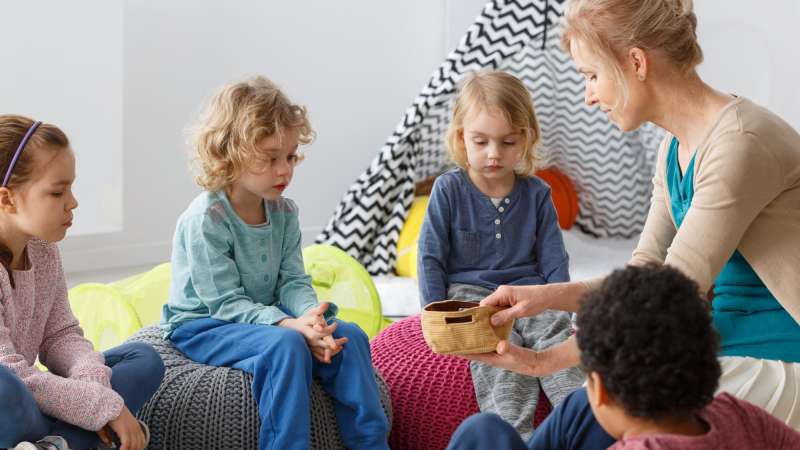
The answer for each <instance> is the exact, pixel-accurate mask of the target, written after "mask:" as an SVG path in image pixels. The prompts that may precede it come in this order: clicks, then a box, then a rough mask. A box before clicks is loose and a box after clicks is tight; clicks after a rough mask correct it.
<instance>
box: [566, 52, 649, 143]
mask: <svg viewBox="0 0 800 450" xmlns="http://www.w3.org/2000/svg"><path fill="white" fill-rule="evenodd" d="M570 53H571V54H572V59H573V60H574V61H575V66H576V67H577V68H578V72H580V73H582V74H583V76H584V77H585V78H586V90H585V94H584V95H585V97H584V100H585V101H586V104H587V105H589V106H595V105H596V106H598V107H599V108H600V109H601V110H602V111H603V112H604V113H606V114H607V115H608V119H609V120H611V121H612V122H613V123H614V124H616V125H617V127H618V128H619V129H621V130H622V131H631V130H635V129H637V128H639V126H640V125H641V124H642V123H644V122H645V121H646V119H645V117H646V109H647V102H646V99H647V97H648V96H647V95H646V94H645V91H644V87H643V86H642V85H643V83H642V82H641V81H640V80H639V78H638V74H637V73H636V68H635V64H633V63H632V62H631V63H629V62H628V61H625V63H624V64H623V65H622V73H623V80H622V82H623V83H624V84H625V85H626V86H627V87H628V99H627V102H626V101H625V100H624V99H623V97H622V89H621V86H619V85H618V84H617V83H616V82H615V81H614V78H613V76H612V73H611V71H610V70H609V69H608V66H607V64H604V63H605V61H603V59H602V58H601V56H600V55H598V54H596V53H595V52H593V51H591V50H590V49H589V48H588V47H587V46H585V45H581V43H580V42H579V41H578V40H577V39H573V40H572V41H571V42H570ZM613 63H616V61H613V62H612V64H613Z"/></svg>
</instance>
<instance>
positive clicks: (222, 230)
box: [162, 77, 389, 449]
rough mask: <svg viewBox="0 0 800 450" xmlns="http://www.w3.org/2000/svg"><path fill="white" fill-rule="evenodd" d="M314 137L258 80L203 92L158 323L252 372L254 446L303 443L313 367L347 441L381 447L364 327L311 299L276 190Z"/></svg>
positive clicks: (203, 354) (189, 349) (300, 116)
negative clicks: (189, 191) (197, 189)
mask: <svg viewBox="0 0 800 450" xmlns="http://www.w3.org/2000/svg"><path fill="white" fill-rule="evenodd" d="M312 138H313V131H312V129H311V126H310V124H309V122H308V118H307V116H306V110H305V109H304V108H302V107H300V106H297V105H294V104H292V103H291V102H290V101H289V100H288V99H287V98H286V96H285V95H284V94H283V93H282V92H281V91H280V90H279V89H278V88H277V87H276V86H275V85H274V84H273V83H272V82H270V81H269V80H267V79H266V78H263V77H256V78H252V79H249V80H246V81H243V82H240V83H236V84H232V85H228V86H226V87H224V88H223V89H222V90H221V91H220V92H219V93H218V94H217V95H216V96H215V97H214V98H213V99H212V101H211V102H210V104H209V106H208V108H207V110H206V112H205V114H204V116H203V117H202V119H201V120H200V122H199V124H198V126H197V130H196V140H195V150H196V159H197V160H198V162H199V165H200V168H201V174H200V176H199V177H198V179H197V181H198V183H199V184H200V186H202V187H203V188H204V189H205V192H203V193H202V194H200V195H199V196H198V197H197V198H195V200H194V201H193V202H192V203H191V204H190V205H189V208H188V209H187V210H186V211H185V212H184V213H183V214H182V215H181V217H180V218H179V219H178V225H177V228H176V231H175V238H174V242H173V249H172V287H171V293H170V298H169V302H168V304H167V305H165V307H164V311H163V317H162V326H163V327H164V329H165V330H166V333H167V336H168V337H169V339H171V340H172V342H173V343H174V344H175V346H176V347H177V348H178V349H179V350H180V351H182V352H183V353H184V354H185V355H186V356H187V357H189V358H191V359H193V360H195V361H197V362H199V363H203V364H210V365H216V366H226V367H234V368H237V369H240V370H244V371H246V372H248V373H250V374H252V375H253V395H254V397H255V400H256V402H257V403H258V408H259V415H260V417H261V429H260V432H259V448H261V449H308V448H309V427H310V411H309V402H310V399H309V395H310V384H311V379H312V376H314V377H319V378H320V379H321V381H322V384H323V386H324V388H325V390H326V391H327V392H328V393H329V394H331V396H333V398H334V399H335V401H336V419H337V422H338V424H339V427H340V430H341V435H342V438H343V440H344V443H345V445H346V446H347V447H348V448H352V449H387V448H388V444H387V437H388V430H389V425H388V421H387V418H386V415H385V413H384V412H383V409H382V407H381V404H380V400H379V394H378V386H377V384H376V382H375V378H374V375H373V368H372V362H371V358H370V351H369V343H368V341H367V337H366V334H364V332H363V331H361V329H359V328H358V327H357V326H356V325H354V324H350V323H345V322H341V321H338V320H336V321H332V320H331V319H332V318H333V317H334V315H335V312H336V307H335V305H332V304H331V305H329V304H327V303H322V304H319V303H318V302H317V297H316V295H315V293H314V290H313V288H312V287H311V280H310V278H309V277H308V276H307V275H306V274H305V271H304V267H303V259H302V254H301V250H300V237H301V236H300V226H299V223H298V217H297V206H296V205H295V203H294V202H293V201H291V200H289V199H287V198H284V197H282V196H281V194H282V193H283V191H284V190H285V189H286V187H287V186H288V185H289V183H290V182H291V181H292V175H293V173H294V167H295V165H296V164H297V162H298V160H299V159H300V155H299V154H298V151H297V150H298V145H299V144H307V143H309V142H311V140H312Z"/></svg>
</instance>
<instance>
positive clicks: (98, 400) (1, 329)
mask: <svg viewBox="0 0 800 450" xmlns="http://www.w3.org/2000/svg"><path fill="white" fill-rule="evenodd" d="M25 253H26V254H27V256H28V262H29V264H30V268H29V269H28V270H12V274H11V276H9V273H8V272H7V271H6V269H5V268H3V267H2V266H0V365H2V366H4V367H5V368H6V369H8V370H10V371H11V372H13V373H14V375H16V376H17V377H18V378H19V379H20V380H21V381H22V383H24V384H25V386H26V387H27V388H28V390H29V391H30V393H31V394H32V395H33V398H34V400H36V405H37V406H38V407H39V409H40V410H41V411H42V413H44V414H46V415H48V416H51V417H54V418H56V419H61V420H63V421H65V422H67V423H71V424H73V425H77V426H79V427H81V428H85V429H88V430H99V429H100V428H102V427H103V426H104V425H105V424H106V423H108V421H109V420H111V419H114V418H116V417H117V416H119V413H120V411H122V407H123V406H124V402H123V401H122V397H120V396H119V394H117V393H116V392H114V391H113V390H112V389H111V384H110V383H109V377H110V376H111V369H109V368H108V367H106V365H105V359H104V358H103V354H102V353H98V352H96V351H94V350H93V349H92V343H91V342H89V341H88V340H87V339H86V338H84V336H83V330H82V329H81V327H80V326H79V324H78V319H76V318H75V315H74V314H72V310H71V309H70V306H69V301H68V299H67V284H66V282H65V281H64V271H63V268H62V265H61V256H60V255H59V253H58V247H57V246H56V245H55V244H52V243H49V242H45V241H42V240H39V239H31V240H30V241H29V242H28V244H27V246H26V248H25ZM12 276H13V279H14V286H15V287H13V288H12V287H11V277H12ZM37 357H38V359H39V361H41V363H42V364H43V365H44V366H46V367H47V368H48V371H47V372H45V371H41V370H39V369H38V368H37V367H36V366H35V365H34V363H35V362H36V359H37ZM1 414H5V413H1Z"/></svg>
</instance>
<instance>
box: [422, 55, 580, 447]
mask: <svg viewBox="0 0 800 450" xmlns="http://www.w3.org/2000/svg"><path fill="white" fill-rule="evenodd" d="M539 138H540V132H539V124H538V122H537V120H536V114H535V112H534V108H533V103H532V102H531V98H530V94H529V93H528V89H527V88H526V87H525V85H524V84H522V82H521V81H520V80H519V79H517V78H515V77H514V76H512V75H509V74H507V73H505V72H502V71H499V70H493V71H485V72H478V73H472V74H468V75H467V77H466V78H465V80H464V81H463V83H462V85H461V87H460V90H459V92H458V96H457V98H456V101H455V105H454V108H453V119H452V121H451V123H450V127H449V129H448V132H447V149H448V152H449V153H450V156H451V158H452V160H453V161H454V162H455V164H456V165H457V166H458V167H457V168H456V169H453V170H451V171H449V172H446V173H444V174H443V175H441V176H439V177H438V178H437V179H436V182H435V183H434V186H433V190H432V192H431V196H430V200H429V203H428V210H427V212H426V215H425V220H424V222H423V225H422V229H421V231H420V237H419V253H418V254H419V257H418V267H419V270H418V273H419V285H420V294H421V301H422V306H423V307H424V306H425V305H427V304H428V303H431V302H434V301H439V300H445V299H460V300H474V301H479V300H481V299H483V298H484V297H486V296H487V295H489V294H491V293H492V292H493V291H494V290H495V289H496V288H497V287H498V286H500V285H503V284H543V283H552V282H560V281H568V280H569V271H568V257H567V252H566V250H565V248H564V241H563V239H562V237H561V230H560V229H559V226H558V220H557V217H556V211H555V207H554V206H553V202H552V200H551V198H550V188H549V187H548V186H547V185H546V184H545V183H543V182H542V181H541V180H540V179H538V178H536V177H534V176H531V175H530V174H531V173H532V172H533V169H534V162H535V157H536V154H535V148H536V145H537V143H538V141H539ZM570 331H571V324H570V317H569V314H567V313H564V312H557V311H546V312H544V313H542V314H540V315H538V316H536V317H533V318H529V319H524V320H517V321H516V323H515V324H514V329H513V331H512V335H511V337H510V338H509V340H510V342H511V343H513V344H516V345H520V346H524V347H527V348H532V349H535V350H543V349H544V348H547V347H549V346H551V345H553V344H555V343H557V342H560V341H563V340H565V339H566V338H567V337H568V336H569V333H570ZM470 368H471V372H472V377H473V382H474V384H475V394H476V397H477V400H478V405H479V406H480V408H481V411H491V412H496V413H497V414H499V415H500V416H501V417H502V418H503V419H505V420H506V421H508V422H509V423H511V424H512V425H514V427H515V428H516V429H517V430H518V431H519V432H520V434H522V435H523V436H528V435H530V433H531V432H532V431H533V413H534V411H535V408H536V402H537V397H538V393H539V385H540V383H541V386H542V388H543V390H544V392H545V393H546V394H547V395H548V397H549V399H550V401H552V402H553V403H554V404H556V403H558V402H560V401H561V400H562V399H563V398H564V396H566V395H567V394H569V393H570V392H572V391H574V390H575V389H577V388H578V387H580V385H581V383H582V375H581V374H580V371H579V370H577V369H569V370H566V371H562V372H557V373H556V374H554V375H551V376H546V377H542V378H541V379H539V378H535V377H529V376H526V375H521V374H516V373H513V372H510V371H507V370H503V369H498V368H495V367H493V366H490V365H488V364H483V363H479V362H475V361H473V362H472V363H471V364H470ZM521 392H524V393H525V394H524V395H519V394H520V393H521Z"/></svg>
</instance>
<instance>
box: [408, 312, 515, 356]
mask: <svg viewBox="0 0 800 450" xmlns="http://www.w3.org/2000/svg"><path fill="white" fill-rule="evenodd" d="M501 309H503V308H500V307H497V306H479V305H477V304H476V303H474V302H463V301H458V300H444V301H441V302H434V303H431V304H429V305H427V306H426V307H425V309H423V310H422V335H423V336H424V337H425V342H426V343H427V344H428V346H429V347H430V348H431V350H433V351H434V352H435V353H442V354H450V355H469V354H473V353H486V352H493V351H495V349H496V348H497V343H498V342H500V341H501V340H503V339H508V335H509V334H510V333H511V327H512V326H513V324H514V322H513V321H510V322H508V323H506V324H505V325H503V326H500V327H493V326H492V324H491V322H490V321H489V318H490V317H491V316H492V314H494V313H496V312H497V311H500V310H501Z"/></svg>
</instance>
